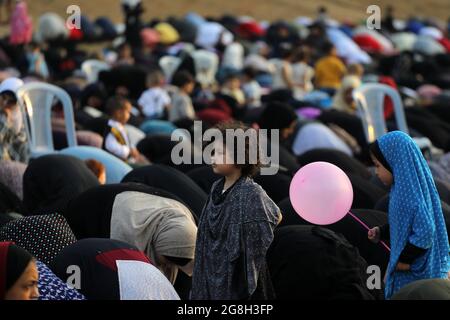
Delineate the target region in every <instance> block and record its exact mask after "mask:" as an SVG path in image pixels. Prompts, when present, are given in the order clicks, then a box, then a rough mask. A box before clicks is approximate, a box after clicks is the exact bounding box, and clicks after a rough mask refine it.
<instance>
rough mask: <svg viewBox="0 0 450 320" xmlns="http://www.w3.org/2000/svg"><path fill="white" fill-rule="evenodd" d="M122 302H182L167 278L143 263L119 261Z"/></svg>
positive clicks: (118, 269)
mask: <svg viewBox="0 0 450 320" xmlns="http://www.w3.org/2000/svg"><path fill="white" fill-rule="evenodd" d="M116 264H117V274H118V277H119V290H120V300H180V297H179V296H178V294H177V292H176V291H175V289H174V287H173V286H172V284H171V283H170V282H169V281H168V280H167V278H166V277H165V276H164V275H163V274H162V273H161V272H160V271H159V270H158V269H157V268H155V267H154V266H153V265H151V264H150V263H145V262H142V261H133V260H117V261H116Z"/></svg>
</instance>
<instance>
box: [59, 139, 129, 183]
mask: <svg viewBox="0 0 450 320" xmlns="http://www.w3.org/2000/svg"><path fill="white" fill-rule="evenodd" d="M59 153H60V154H66V155H69V156H74V157H76V158H78V159H81V160H87V159H95V160H97V161H99V162H101V163H102V164H103V165H104V166H105V168H106V183H120V181H122V179H123V177H125V176H126V175H127V174H128V173H129V172H130V171H131V170H132V168H131V167H130V166H129V165H128V164H126V163H125V162H123V161H122V160H120V159H119V158H117V157H115V156H113V155H112V154H110V153H108V152H106V151H105V150H102V149H99V148H95V147H91V146H78V147H72V148H66V149H63V150H61V151H59Z"/></svg>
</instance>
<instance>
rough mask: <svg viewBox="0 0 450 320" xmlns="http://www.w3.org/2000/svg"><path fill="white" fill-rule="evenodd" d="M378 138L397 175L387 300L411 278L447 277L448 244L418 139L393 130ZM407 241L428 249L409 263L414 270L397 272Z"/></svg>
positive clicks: (392, 196) (391, 205)
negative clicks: (416, 140)
mask: <svg viewBox="0 0 450 320" xmlns="http://www.w3.org/2000/svg"><path fill="white" fill-rule="evenodd" d="M378 143H379V146H380V150H381V152H382V153H383V156H384V157H385V159H386V161H387V162H388V163H389V165H390V166H391V169H392V172H393V176H394V183H393V185H392V187H391V191H390V201H389V225H390V240H391V256H390V260H389V265H388V269H387V279H386V288H385V297H386V299H389V298H390V297H391V296H392V295H393V294H394V293H395V292H396V291H398V290H399V289H400V288H402V287H404V286H405V285H407V284H409V283H411V282H414V281H417V280H421V279H432V278H447V272H448V271H449V267H450V262H449V243H448V236H447V229H446V227H445V222H444V216H443V214H442V208H441V202H440V199H439V194H438V192H437V189H436V186H435V183H434V180H433V177H432V175H431V171H430V168H429V167H428V165H427V163H426V161H425V159H424V157H423V156H422V153H421V152H420V150H419V148H418V147H417V145H416V144H415V142H414V141H413V140H412V139H411V137H409V136H408V135H407V134H405V133H403V132H401V131H394V132H390V133H388V134H386V135H384V136H382V137H381V138H379V139H378ZM408 242H409V243H411V244H413V245H415V246H417V247H419V248H422V249H427V251H426V253H425V254H423V255H422V256H420V257H419V258H417V259H416V260H415V261H414V262H413V263H412V264H411V270H410V271H396V270H395V269H396V265H397V263H398V261H399V257H400V254H401V253H402V251H403V249H404V248H405V246H406V244H407V243H408Z"/></svg>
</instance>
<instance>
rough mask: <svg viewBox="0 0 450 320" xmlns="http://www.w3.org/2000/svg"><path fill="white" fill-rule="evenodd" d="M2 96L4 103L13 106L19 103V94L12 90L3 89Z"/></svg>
mask: <svg viewBox="0 0 450 320" xmlns="http://www.w3.org/2000/svg"><path fill="white" fill-rule="evenodd" d="M0 96H1V97H2V99H3V101H4V103H5V104H6V105H8V106H13V105H16V104H17V96H16V94H15V93H14V92H13V91H11V90H5V91H3V92H2V93H0Z"/></svg>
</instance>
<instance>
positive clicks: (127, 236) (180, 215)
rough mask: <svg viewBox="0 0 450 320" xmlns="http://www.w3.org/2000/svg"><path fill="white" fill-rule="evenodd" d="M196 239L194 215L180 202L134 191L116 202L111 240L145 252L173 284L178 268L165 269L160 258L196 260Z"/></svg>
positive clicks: (123, 195)
mask: <svg viewBox="0 0 450 320" xmlns="http://www.w3.org/2000/svg"><path fill="white" fill-rule="evenodd" d="M196 237H197V226H196V225H195V220H194V217H193V216H192V213H191V212H190V210H189V209H188V208H187V207H186V206H184V205H183V204H181V203H180V202H178V201H176V200H173V199H168V198H164V197H160V196H156V195H151V194H146V193H141V192H134V191H126V192H122V193H120V194H118V195H117V196H116V198H115V200H114V204H113V209H112V216H111V239H116V240H121V241H124V242H127V243H129V244H132V245H135V246H136V247H137V248H138V249H139V250H141V251H144V252H145V253H146V254H147V256H148V257H149V258H150V259H151V261H152V263H154V264H155V265H156V266H157V267H158V268H159V269H160V270H161V272H162V273H163V274H164V275H165V276H166V277H167V278H168V279H169V281H170V282H172V283H174V282H175V279H176V276H177V272H178V268H177V267H176V266H174V265H163V264H162V263H161V262H160V261H158V256H169V257H175V258H187V259H193V258H194V251H195V241H196Z"/></svg>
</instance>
